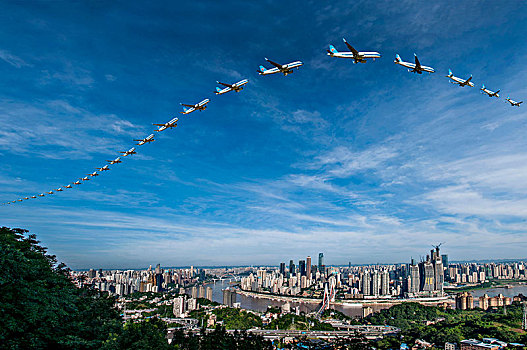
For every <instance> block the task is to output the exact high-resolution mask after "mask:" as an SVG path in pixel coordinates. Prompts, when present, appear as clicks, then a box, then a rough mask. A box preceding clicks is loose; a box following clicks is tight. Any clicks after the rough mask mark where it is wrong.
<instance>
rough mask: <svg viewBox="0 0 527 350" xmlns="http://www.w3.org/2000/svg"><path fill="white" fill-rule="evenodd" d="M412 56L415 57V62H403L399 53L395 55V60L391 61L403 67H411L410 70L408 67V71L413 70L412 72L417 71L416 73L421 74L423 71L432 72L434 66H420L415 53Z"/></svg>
mask: <svg viewBox="0 0 527 350" xmlns="http://www.w3.org/2000/svg"><path fill="white" fill-rule="evenodd" d="M414 57H415V64H414V63H410V62H404V61H403V60H401V56H399V54H397V55H395V61H393V62H394V63H395V64H399V65H401V66H403V67H406V68H411V69H412V70H410V69H408V71H409V72H414V73H417V74H422V73H423V72H428V73H434V72H435V71H434V68H432V67H427V66H422V65H421V63H420V62H419V59H418V58H417V55H416V54H415V53H414Z"/></svg>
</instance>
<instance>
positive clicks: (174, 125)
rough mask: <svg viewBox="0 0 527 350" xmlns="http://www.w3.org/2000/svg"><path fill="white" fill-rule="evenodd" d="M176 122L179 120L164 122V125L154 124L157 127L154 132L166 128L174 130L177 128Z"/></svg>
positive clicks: (173, 119)
mask: <svg viewBox="0 0 527 350" xmlns="http://www.w3.org/2000/svg"><path fill="white" fill-rule="evenodd" d="M178 120H179V119H178V118H172V119H171V120H170V121H169V122H166V123H165V124H154V125H156V126H159V128H158V129H157V130H156V131H157V132H159V131H163V130H165V129H167V128H175V127H177V121H178Z"/></svg>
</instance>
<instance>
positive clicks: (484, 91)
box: [480, 88, 500, 98]
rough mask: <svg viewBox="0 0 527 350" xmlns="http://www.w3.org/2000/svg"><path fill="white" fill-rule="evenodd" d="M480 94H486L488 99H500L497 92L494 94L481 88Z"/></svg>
mask: <svg viewBox="0 0 527 350" xmlns="http://www.w3.org/2000/svg"><path fill="white" fill-rule="evenodd" d="M480 90H481V93H482V94H487V96H488V97H498V98H499V97H500V95H499V94H498V92H497V91H496V92H494V91H490V90H489V89H485V88H481V89H480Z"/></svg>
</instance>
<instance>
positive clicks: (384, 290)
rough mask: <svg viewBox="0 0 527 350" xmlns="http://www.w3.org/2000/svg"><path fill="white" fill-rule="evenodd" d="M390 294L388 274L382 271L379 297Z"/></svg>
mask: <svg viewBox="0 0 527 350" xmlns="http://www.w3.org/2000/svg"><path fill="white" fill-rule="evenodd" d="M389 294H390V274H389V273H388V271H386V270H384V271H382V272H381V295H389Z"/></svg>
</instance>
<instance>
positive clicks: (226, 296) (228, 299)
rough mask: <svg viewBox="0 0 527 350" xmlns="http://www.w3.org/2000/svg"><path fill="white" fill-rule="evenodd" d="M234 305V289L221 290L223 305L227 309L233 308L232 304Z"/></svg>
mask: <svg viewBox="0 0 527 350" xmlns="http://www.w3.org/2000/svg"><path fill="white" fill-rule="evenodd" d="M234 303H236V291H235V290H234V289H229V288H227V289H224V290H223V305H227V306H228V307H233V304H234Z"/></svg>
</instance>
